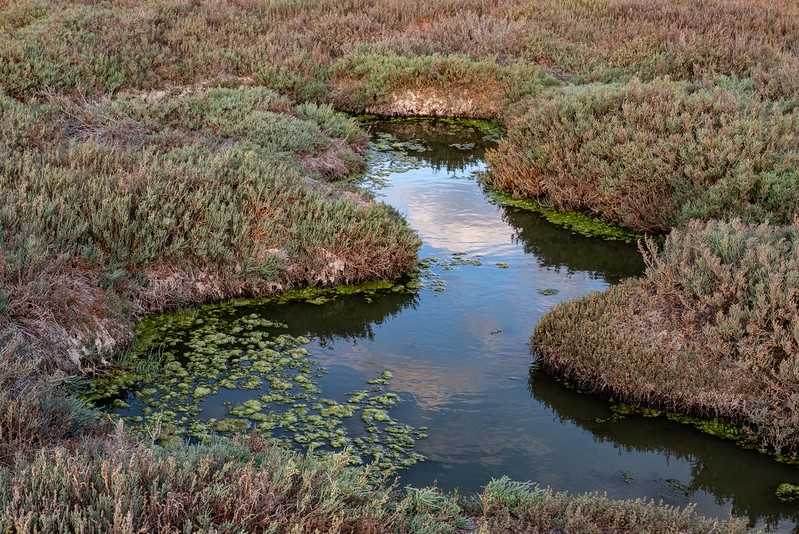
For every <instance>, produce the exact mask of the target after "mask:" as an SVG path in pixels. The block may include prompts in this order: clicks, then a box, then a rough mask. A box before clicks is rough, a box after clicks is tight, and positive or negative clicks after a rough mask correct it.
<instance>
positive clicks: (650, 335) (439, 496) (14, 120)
mask: <svg viewBox="0 0 799 534" xmlns="http://www.w3.org/2000/svg"><path fill="white" fill-rule="evenodd" d="M798 73H799V5H797V3H796V2H795V1H791V0H769V1H766V0H701V1H700V0H679V1H672V0H530V1H528V2H518V1H516V0H493V1H486V0H430V1H428V2H413V1H411V0H374V1H372V0H369V1H367V0H315V1H310V0H229V1H228V0H190V1H186V0H143V1H141V0H136V1H130V0H122V1H118V0H95V1H88V0H87V1H80V0H19V1H2V0H0V530H3V531H15V532H59V531H87V532H109V531H116V532H140V531H163V532H173V531H181V530H182V531H194V530H205V531H212V530H215V531H219V532H222V531H224V532H234V531H236V532H238V531H245V532H249V531H277V532H289V531H294V532H312V531H320V532H385V531H397V532H456V531H458V530H459V529H460V530H470V529H476V528H480V529H482V531H487V532H507V531H520V530H526V531H533V532H551V531H562V532H589V531H590V532H624V531H626V532H646V531H650V532H664V531H672V532H685V531H693V532H710V531H713V532H740V531H744V530H745V527H744V525H743V524H741V523H740V522H738V521H735V520H729V521H714V520H707V519H703V518H699V517H697V516H696V515H695V514H694V513H693V511H692V510H691V509H690V508H689V509H685V510H677V509H672V508H669V507H665V506H662V505H657V504H655V503H651V502H644V501H612V500H609V499H607V498H605V497H603V496H599V495H592V494H589V495H581V496H575V495H565V494H553V493H551V492H549V491H545V490H540V489H538V488H536V487H535V486H534V485H530V484H525V483H518V482H511V481H510V480H508V479H505V478H502V479H499V480H493V481H486V482H487V485H486V487H485V491H484V492H483V494H482V495H481V496H480V497H479V498H477V499H475V500H471V501H468V500H467V501H459V500H458V498H457V496H455V495H450V494H445V493H442V492H440V491H438V490H436V489H412V488H408V489H406V490H399V489H397V488H395V487H392V486H391V485H390V484H388V483H387V482H385V481H382V480H379V479H376V478H375V477H374V476H372V475H371V474H370V472H369V470H370V467H368V466H367V467H355V468H351V467H345V466H346V465H348V464H349V461H348V459H347V454H348V453H343V454H339V455H332V456H331V455H320V454H315V453H309V454H307V455H301V454H298V453H296V452H292V451H289V450H287V449H285V448H283V447H280V446H277V445H275V444H274V443H272V442H270V441H267V440H264V439H263V438H261V437H259V436H258V435H252V436H250V437H249V438H244V437H240V438H236V439H232V440H222V439H219V440H209V441H208V442H206V443H202V444H200V445H196V446H189V445H185V444H177V445H175V446H174V447H172V448H165V447H154V446H152V445H151V444H149V443H142V442H139V441H137V440H135V439H134V438H133V437H131V436H130V435H129V434H127V433H126V431H125V429H124V428H122V427H121V426H120V425H117V424H113V423H110V422H108V421H106V420H104V418H103V417H102V416H101V415H100V414H99V412H97V411H96V410H94V409H93V408H92V407H90V406H88V405H87V404H86V403H85V402H83V401H81V400H78V398H77V397H76V396H75V394H74V393H75V390H76V382H77V381H78V380H80V379H81V378H85V377H87V376H92V375H95V374H98V373H102V372H103V371H104V370H106V369H108V368H109V367H112V366H113V365H114V362H115V358H116V356H118V355H119V354H120V353H121V351H122V350H123V349H125V348H126V347H127V346H128V345H129V344H130V343H131V341H132V336H133V325H134V323H135V322H136V321H137V320H138V319H139V318H141V317H143V316H144V315H147V314H153V313H158V312H161V311H164V310H168V309H174V308H178V307H185V306H189V305H193V304H199V303H205V302H212V301H219V300H223V299H229V298H232V297H236V296H260V295H269V294H274V293H276V292H281V291H285V290H287V289H289V288H292V287H302V286H309V285H310V286H317V285H318V286H329V285H336V284H342V283H351V282H360V281H364V280H368V279H374V278H383V279H393V278H395V277H397V276H399V275H401V274H404V273H407V272H410V271H412V270H414V269H415V268H416V263H417V259H416V251H417V249H418V247H419V240H418V237H417V236H416V235H415V234H414V233H413V231H412V230H411V229H410V228H409V227H408V226H407V224H406V223H405V222H404V221H403V219H402V218H401V216H400V215H399V214H398V213H396V212H395V211H394V210H393V209H391V208H389V207H388V206H386V205H384V204H382V203H377V202H374V201H373V200H372V199H370V198H369V196H368V195H367V194H365V193H364V192H363V191H361V190H359V189H358V188H357V187H356V186H354V185H352V184H351V183H350V182H348V181H347V180H346V179H347V178H349V177H351V176H353V175H356V174H357V173H358V172H360V171H362V169H363V167H364V159H363V156H362V151H363V148H364V146H365V144H366V142H367V135H366V134H365V132H363V131H362V130H361V129H360V128H359V127H358V125H357V124H356V123H355V122H354V121H353V120H352V119H350V118H348V117H346V116H344V115H342V114H340V113H339V112H338V111H336V110H343V111H350V112H365V113H375V114H381V115H432V116H460V117H472V118H491V119H496V120H499V121H501V122H502V123H503V124H504V125H505V126H506V128H507V136H506V137H505V138H504V139H503V140H502V141H501V143H500V145H499V146H498V148H497V149H496V150H495V151H493V152H492V153H490V154H489V155H488V161H489V163H490V165H491V171H492V172H491V173H490V175H489V176H488V178H487V182H488V184H489V185H491V186H493V187H495V188H497V189H503V190H507V191H509V192H510V193H512V194H513V195H514V196H516V197H520V198H530V199H535V200H537V201H538V202H539V203H540V204H541V205H542V206H545V207H547V208H551V209H553V210H577V211H581V212H585V213H587V214H589V215H592V216H595V217H598V218H600V219H602V220H603V221H604V222H606V223H610V224H612V225H616V226H621V227H624V228H626V229H628V230H630V231H632V232H635V233H655V234H664V233H669V232H670V234H669V235H668V237H667V238H666V241H665V245H664V247H663V250H662V251H659V250H656V248H655V247H654V246H649V247H648V248H645V254H646V257H647V260H648V268H647V272H646V275H645V276H644V277H643V278H641V279H637V280H628V281H625V282H623V283H622V284H620V285H618V286H616V287H613V288H611V289H610V290H608V291H606V292H605V293H602V294H591V295H588V296H587V297H585V298H583V299H579V300H577V301H574V302H569V303H565V304H562V305H559V306H557V307H555V308H554V309H553V310H552V311H551V312H550V313H549V314H548V315H547V316H546V317H545V318H544V319H543V320H542V322H541V323H540V324H539V325H538V326H537V328H536V333H535V335H534V337H533V346H534V349H535V352H536V354H537V355H538V356H539V358H540V361H541V363H542V364H543V365H544V366H545V367H546V368H547V369H549V370H551V371H554V372H557V373H559V374H562V375H564V376H565V377H566V378H568V379H569V380H571V381H574V382H576V383H579V384H580V386H581V387H583V388H586V389H590V390H593V391H596V392H600V393H603V394H612V395H614V396H615V397H618V398H621V399H623V400H625V401H628V402H633V403H636V404H640V405H647V406H649V405H651V406H655V407H658V408H665V409H669V410H674V411H678V412H683V413H688V414H692V415H700V416H714V417H715V416H722V417H725V418H729V419H731V420H733V421H734V422H736V423H739V424H741V425H744V426H745V427H746V428H747V429H748V431H749V435H750V436H751V439H752V441H753V442H754V443H756V444H757V445H761V446H763V447H766V448H769V449H770V450H772V451H775V452H778V453H784V454H787V455H789V456H792V457H795V454H796V453H797V451H799V448H798V447H799V402H797V398H799V397H798V396H799V378H798V376H799V375H797V368H799V366H797V361H799V360H797V358H799V312H798V311H797V306H799V296H798V295H799V277H797V274H796V273H797V272H799V269H797V267H799V266H797V265H796V263H797V261H798V260H797V250H796V247H797V242H799V235H798V233H799V228H797V223H796V219H795V218H796V216H797V215H799V214H798V213H797V208H796V206H797V201H798V200H799V148H797V147H798V146H799V74H798Z"/></svg>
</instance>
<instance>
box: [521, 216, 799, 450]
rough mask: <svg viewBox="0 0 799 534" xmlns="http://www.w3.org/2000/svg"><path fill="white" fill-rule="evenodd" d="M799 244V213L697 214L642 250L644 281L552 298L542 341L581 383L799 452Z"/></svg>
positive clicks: (544, 351) (548, 363)
mask: <svg viewBox="0 0 799 534" xmlns="http://www.w3.org/2000/svg"><path fill="white" fill-rule="evenodd" d="M798 242H799V226H798V225H797V223H796V222H794V223H793V224H789V225H785V226H769V225H766V224H762V225H747V224H745V223H743V222H741V221H738V220H736V221H732V222H720V221H715V222H708V223H701V222H698V221H695V222H692V223H691V224H689V225H688V227H687V228H686V229H684V230H682V229H678V230H674V231H673V232H672V234H670V235H669V237H668V238H667V239H666V242H665V245H664V249H663V251H662V252H657V251H655V250H654V247H651V246H650V248H648V249H646V250H645V257H646V259H647V264H648V266H647V271H646V276H645V277H644V278H642V279H636V280H627V281H625V282H623V283H621V284H620V285H618V286H615V287H613V288H611V289H610V290H608V291H607V292H605V293H592V294H590V295H588V296H586V297H584V298H582V299H579V300H576V301H572V302H567V303H564V304H560V305H558V306H556V307H554V308H553V309H552V310H551V311H550V312H549V313H548V314H547V315H545V316H544V317H543V318H542V320H541V322H540V323H539V325H538V326H537V327H536V331H535V334H534V336H533V340H532V341H533V346H534V350H535V352H536V354H537V355H538V356H539V358H540V361H541V363H542V364H543V365H544V366H545V367H546V368H547V369H549V370H551V371H554V372H556V373H558V374H562V375H564V376H565V377H566V378H567V379H568V380H570V381H573V382H575V383H577V384H578V385H579V386H580V387H581V388H584V389H586V390H589V391H595V392H598V393H603V394H611V395H613V396H614V397H615V398H618V399H622V400H624V401H628V402H632V403H636V404H643V405H650V406H651V405H654V406H658V407H661V408H664V409H666V410H669V411H675V412H680V413H688V414H693V415H699V416H704V417H722V418H726V419H729V420H732V421H733V422H737V423H739V424H743V425H745V427H746V428H747V431H748V434H749V440H750V441H751V442H753V443H754V444H756V445H758V446H760V447H764V448H767V449H769V450H771V451H773V452H777V453H783V454H787V455H789V456H792V455H795V454H796V452H797V450H799V449H798V446H799V415H798V414H799V412H797V410H796V406H797V403H796V399H795V397H796V395H797V393H796V392H797V391H799V382H797V376H798V375H797V374H796V372H795V370H796V368H797V363H796V358H797V355H799V337H797V331H799V330H798V329H797V325H799V309H797V302H796V298H795V295H796V292H797V290H799V289H798V288H799V285H797V284H799V279H797V277H796V272H797V268H799V264H797V262H799V249H797V243H798ZM566 333H568V334H566Z"/></svg>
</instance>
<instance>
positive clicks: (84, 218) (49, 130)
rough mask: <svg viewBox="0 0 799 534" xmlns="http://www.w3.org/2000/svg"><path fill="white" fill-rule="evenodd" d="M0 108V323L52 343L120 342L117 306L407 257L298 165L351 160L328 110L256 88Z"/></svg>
mask: <svg viewBox="0 0 799 534" xmlns="http://www.w3.org/2000/svg"><path fill="white" fill-rule="evenodd" d="M0 104H1V105H2V108H3V114H2V117H0V121H2V124H3V131H2V135H0V155H2V158H0V204H1V205H2V210H0V225H1V226H0V229H1V230H2V232H0V247H1V248H2V250H3V253H4V255H3V258H2V261H0V281H2V287H3V295H5V296H4V299H3V306H4V308H5V311H6V313H4V315H3V316H2V318H0V326H5V325H9V327H14V328H24V329H26V330H27V331H28V332H33V331H35V330H37V329H38V330H42V329H45V330H50V331H51V332H52V336H51V339H48V337H47V336H39V341H41V342H42V343H46V342H48V341H49V342H51V343H49V344H48V345H49V348H53V349H54V352H58V350H61V351H63V350H64V349H65V347H64V344H65V343H66V344H68V343H67V342H66V341H65V340H64V338H65V337H66V336H70V335H71V336H73V337H78V338H83V339H86V338H87V336H88V337H89V338H90V336H91V335H92V334H91V332H90V331H86V330H99V329H101V328H104V329H105V330H106V331H108V332H109V336H110V337H111V338H116V339H120V340H122V341H125V340H126V339H127V338H129V318H130V317H131V314H132V313H140V312H142V311H145V312H152V311H158V310H162V309H164V308H169V307H174V306H177V305H186V304H190V303H196V302H203V301H207V300H211V299H220V298H224V297H228V298H229V297H231V296H234V295H240V294H250V295H258V294H266V293H271V292H274V291H275V290H276V289H280V288H287V287H291V286H294V285H298V284H330V283H334V282H347V281H359V280H364V279H367V278H375V277H389V278H390V277H394V276H396V275H398V274H399V273H401V272H403V271H407V270H409V269H411V268H412V266H413V265H414V258H415V250H416V247H417V246H418V239H417V238H416V236H415V235H414V234H413V233H412V232H411V231H410V230H409V229H408V228H407V226H406V225H405V224H404V222H403V221H402V220H401V219H400V217H399V216H398V215H397V214H396V212H394V210H392V209H391V208H389V207H388V206H386V205H384V204H378V203H373V202H368V201H365V200H364V198H363V196H362V195H361V194H358V193H356V192H352V191H349V190H347V189H342V188H339V187H337V186H334V185H328V184H326V183H323V182H315V181H314V180H312V179H310V178H309V177H308V176H307V174H308V172H313V174H312V176H311V177H315V178H327V179H334V178H338V177H341V176H343V175H346V174H349V173H351V172H354V171H357V170H359V169H361V168H362V167H363V158H362V156H361V155H360V152H361V150H362V148H363V146H364V145H365V142H366V137H365V134H364V133H363V132H362V131H361V130H360V129H358V127H357V126H356V125H355V124H354V123H353V122H352V121H351V120H350V119H347V118H346V117H342V116H341V115H339V114H336V113H334V112H333V111H332V110H330V108H328V107H327V106H316V105H313V104H309V105H301V106H297V107H293V106H291V105H290V104H289V103H288V102H287V101H286V100H285V99H283V98H281V97H278V96H277V95H275V94H274V93H271V92H269V91H267V90H264V89H208V90H200V91H197V92H194V93H189V94H184V95H177V96H160V97H158V98H156V97H152V98H141V97H133V96H127V97H126V96H122V97H120V98H117V99H114V100H100V101H97V102H93V103H83V104H76V103H73V102H71V101H67V100H64V99H58V98H55V99H52V100H51V101H50V102H48V103H43V104H40V105H22V104H18V103H16V102H14V101H13V100H11V99H9V98H7V97H0ZM330 162H332V163H330ZM306 169H307V170H306ZM314 171H317V172H314ZM325 171H331V172H325ZM78 303H80V304H81V305H82V307H78V309H77V310H75V309H74V308H75V307H76V304H78ZM92 306H93V307H94V309H91V307H92ZM126 317H127V318H128V319H127V320H126ZM120 322H122V323H125V324H122V325H119V323H120ZM43 323H44V326H43ZM53 323H55V324H53ZM98 323H99V324H98ZM48 324H50V326H47V325H48ZM59 328H63V329H64V330H65V332H62V333H61V334H59V332H58V331H57V330H58V329H59ZM126 332H128V333H127V334H126ZM59 338H60V340H61V346H58V341H59ZM78 348H80V347H78ZM41 352H46V351H45V350H44V349H42V350H41ZM53 355H54V354H50V356H53ZM50 363H51V364H55V362H52V361H51V362H50Z"/></svg>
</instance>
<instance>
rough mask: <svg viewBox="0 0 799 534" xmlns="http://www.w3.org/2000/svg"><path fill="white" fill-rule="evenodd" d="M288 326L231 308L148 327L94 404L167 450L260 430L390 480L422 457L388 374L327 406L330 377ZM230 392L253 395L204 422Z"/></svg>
mask: <svg viewBox="0 0 799 534" xmlns="http://www.w3.org/2000/svg"><path fill="white" fill-rule="evenodd" d="M308 297H309V298H311V299H313V298H318V297H317V296H314V295H308ZM285 328H286V325H284V324H281V323H277V322H274V321H270V320H268V319H265V318H263V317H261V316H260V315H257V314H254V313H253V314H247V315H239V316H236V315H235V314H234V315H231V313H230V307H224V306H217V307H209V308H205V309H203V310H201V311H197V310H187V311H184V312H178V313H173V314H166V315H163V316H160V317H154V318H148V319H145V320H144V321H143V322H142V324H141V325H140V327H139V334H140V335H139V339H140V340H141V341H140V342H139V343H138V344H137V345H136V346H135V347H134V350H133V351H132V352H131V353H130V354H128V355H127V356H126V358H125V359H124V361H123V363H122V366H121V369H120V370H118V371H117V372H115V373H113V374H111V375H109V376H107V377H103V378H100V379H97V380H94V381H93V382H92V383H91V384H90V391H89V393H88V396H89V397H90V398H92V399H94V400H98V401H105V402H106V403H107V404H109V405H111V406H113V407H114V408H115V409H116V410H117V411H119V412H120V414H121V415H122V417H123V420H125V422H126V423H127V425H128V427H129V428H133V429H134V431H135V432H138V433H140V434H141V435H143V436H145V437H149V438H151V439H152V440H153V441H155V442H157V443H161V444H163V445H168V444H171V443H175V442H177V441H180V440H181V439H191V440H199V441H202V440H204V439H206V438H208V437H209V436H211V435H212V434H223V435H224V434H235V433H241V432H249V431H253V430H257V431H261V432H264V433H266V434H268V435H270V436H272V437H274V438H276V439H278V440H280V441H282V442H284V443H287V444H295V445H300V446H305V447H313V448H316V449H321V450H326V449H327V450H332V449H341V448H344V447H350V448H351V450H352V452H353V455H352V458H353V462H354V463H358V462H361V461H364V460H365V461H369V460H373V461H375V462H376V463H377V465H378V466H380V468H381V469H383V470H384V471H387V472H392V471H395V470H397V469H399V468H401V467H407V466H410V465H413V464H414V463H416V462H418V461H420V460H422V459H423V458H422V456H420V455H419V454H417V453H415V452H414V445H415V442H416V440H417V439H421V438H423V437H426V436H425V435H424V434H422V433H421V432H420V431H417V430H415V429H413V428H411V427H410V426H408V425H405V424H402V423H399V422H397V421H395V420H393V419H392V417H391V415H390V414H389V411H390V409H391V408H392V407H393V406H395V405H396V404H397V402H398V401H399V398H398V396H397V395H396V394H394V393H391V392H388V391H387V389H388V386H389V381H390V379H391V377H392V375H391V373H390V372H388V371H385V372H383V373H382V374H381V375H379V376H378V377H376V378H375V379H374V380H369V381H368V382H367V383H366V384H364V386H365V387H364V389H363V390H361V391H355V392H352V393H349V394H348V395H347V400H346V402H342V403H338V402H336V401H334V400H331V399H325V398H322V397H321V392H320V390H319V387H318V383H317V379H318V378H319V377H320V376H322V375H323V374H324V373H325V370H324V369H323V368H322V367H320V366H319V364H318V363H317V362H315V361H314V360H313V359H312V358H311V357H310V354H309V352H308V350H307V349H305V348H304V347H303V345H305V344H307V343H309V340H308V339H307V338H304V337H301V336H296V337H295V336H290V335H287V334H285V333H284V330H285ZM225 390H227V391H226V392H227V393H228V395H226V397H230V393H231V392H239V393H238V394H237V395H234V396H235V398H237V399H241V398H242V397H246V395H242V394H241V393H240V392H245V391H251V392H252V394H251V395H250V396H249V398H244V399H243V400H238V401H237V402H228V403H224V406H223V407H222V408H223V409H224V411H225V412H226V413H225V414H224V417H204V414H203V408H204V407H205V406H206V405H209V406H210V405H212V404H213V402H212V401H211V399H212V397H213V396H215V395H217V394H218V393H224V392H225ZM131 392H132V393H131ZM217 404H218V403H217ZM217 407H218V406H217ZM214 415H217V413H216V412H214ZM348 422H349V423H350V424H349V425H348V424H347V423H348ZM353 425H355V426H359V427H361V428H365V431H364V430H361V431H360V433H361V434H363V435H361V437H358V438H356V439H352V438H351V437H350V433H349V432H348V428H347V427H348V426H353Z"/></svg>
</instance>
